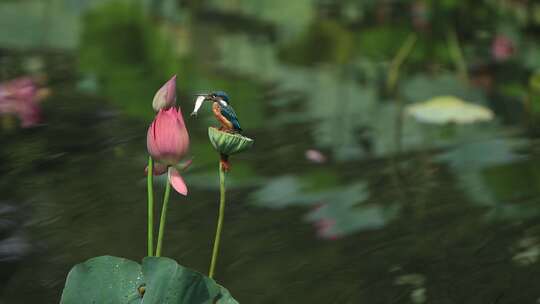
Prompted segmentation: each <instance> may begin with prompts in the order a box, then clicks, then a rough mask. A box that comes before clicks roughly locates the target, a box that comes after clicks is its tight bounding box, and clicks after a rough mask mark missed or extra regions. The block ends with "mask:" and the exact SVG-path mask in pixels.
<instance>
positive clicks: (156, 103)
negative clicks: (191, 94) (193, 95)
mask: <svg viewBox="0 0 540 304" xmlns="http://www.w3.org/2000/svg"><path fill="white" fill-rule="evenodd" d="M175 105H176V75H174V76H173V77H172V78H171V79H169V81H167V82H166V83H165V84H164V85H163V86H162V87H161V88H160V89H159V90H158V91H157V92H156V95H154V100H152V108H154V110H155V111H156V112H157V111H159V110H162V109H168V108H170V107H174V106H175Z"/></svg>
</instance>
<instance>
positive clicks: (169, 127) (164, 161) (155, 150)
mask: <svg viewBox="0 0 540 304" xmlns="http://www.w3.org/2000/svg"><path fill="white" fill-rule="evenodd" d="M146 146H147V148H148V153H150V155H151V156H152V158H153V159H154V160H156V161H157V162H158V163H156V167H155V170H154V172H153V173H154V174H163V173H165V171H166V170H165V168H166V167H168V171H169V182H170V183H171V185H172V186H173V188H174V189H175V190H176V191H178V192H179V193H180V194H183V195H186V194H187V187H186V184H185V183H184V180H183V179H182V177H181V176H180V173H179V172H178V170H177V169H176V168H175V167H174V166H175V165H177V164H178V163H179V162H180V160H182V158H183V157H184V156H185V155H186V153H187V151H188V148H189V135H188V132H187V129H186V126H185V124H184V119H183V118H182V111H181V110H180V109H177V108H175V107H171V108H169V109H166V110H165V109H163V110H159V112H158V114H157V115H156V118H155V119H154V121H153V122H152V124H151V125H150V128H149V129H148V133H147V136H146ZM163 165H165V166H163Z"/></svg>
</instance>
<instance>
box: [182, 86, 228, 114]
mask: <svg viewBox="0 0 540 304" xmlns="http://www.w3.org/2000/svg"><path fill="white" fill-rule="evenodd" d="M197 96H198V97H197V100H196V101H195V108H194V109H193V113H191V115H197V111H198V110H199V108H200V107H201V106H202V104H203V102H205V101H210V102H218V103H220V104H221V105H222V106H228V105H229V95H227V93H225V92H224V91H215V92H213V93H210V94H197Z"/></svg>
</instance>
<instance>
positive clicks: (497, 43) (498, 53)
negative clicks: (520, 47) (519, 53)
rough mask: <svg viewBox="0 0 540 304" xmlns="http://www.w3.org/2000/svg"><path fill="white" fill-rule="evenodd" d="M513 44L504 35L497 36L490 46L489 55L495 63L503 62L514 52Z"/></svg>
mask: <svg viewBox="0 0 540 304" xmlns="http://www.w3.org/2000/svg"><path fill="white" fill-rule="evenodd" d="M515 50H516V49H515V46H514V42H513V41H512V40H511V39H510V38H508V37H507V36H504V35H497V36H496V37H495V39H493V42H492V44H491V55H492V56H493V58H495V60H497V61H505V60H507V59H508V58H510V57H511V56H512V55H513V54H514V52H515Z"/></svg>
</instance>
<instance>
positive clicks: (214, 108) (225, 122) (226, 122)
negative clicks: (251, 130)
mask: <svg viewBox="0 0 540 304" xmlns="http://www.w3.org/2000/svg"><path fill="white" fill-rule="evenodd" d="M212 112H214V115H215V116H216V118H217V120H218V121H219V122H220V123H221V125H222V126H223V127H224V128H227V129H231V130H232V128H233V124H232V123H231V122H230V121H229V120H228V119H227V118H225V116H223V115H221V110H220V109H219V105H218V103H217V102H214V103H213V104H212Z"/></svg>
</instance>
